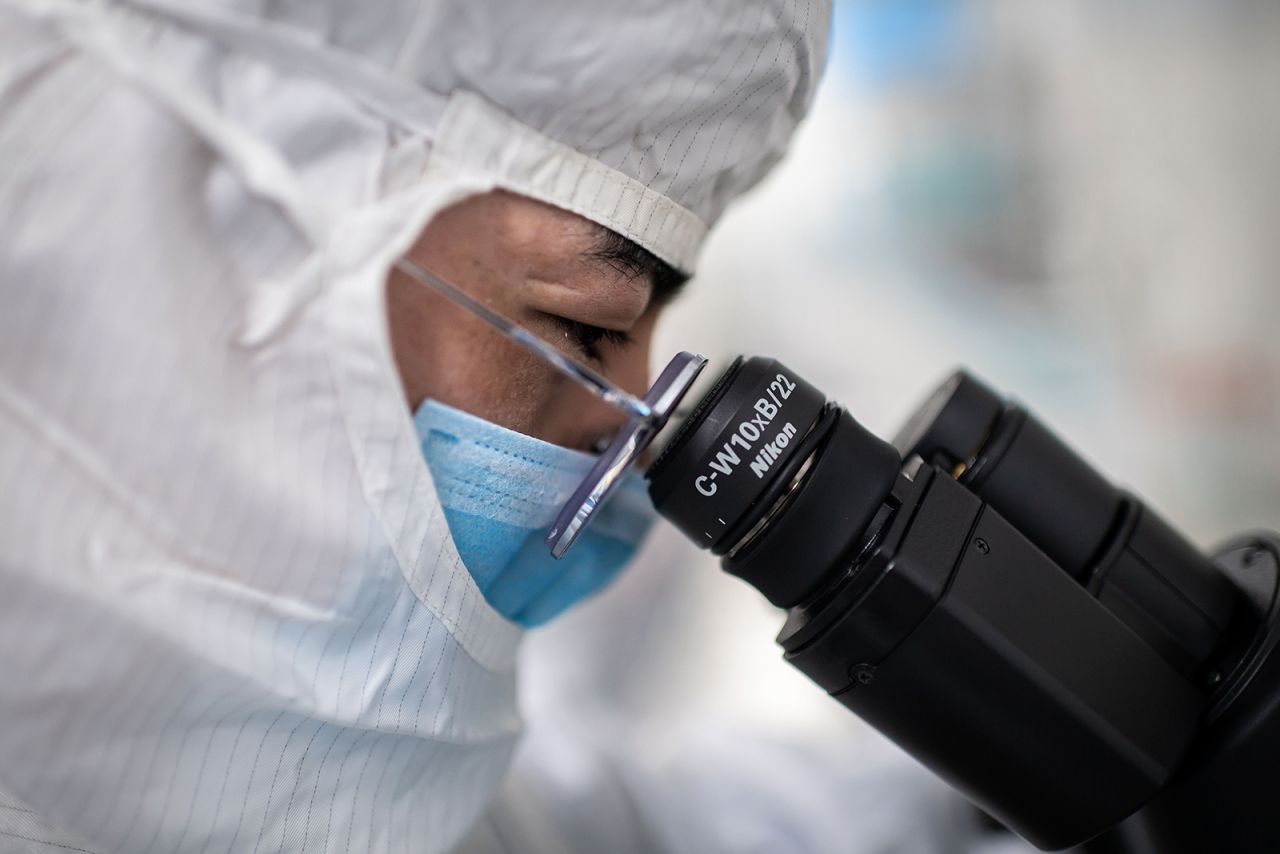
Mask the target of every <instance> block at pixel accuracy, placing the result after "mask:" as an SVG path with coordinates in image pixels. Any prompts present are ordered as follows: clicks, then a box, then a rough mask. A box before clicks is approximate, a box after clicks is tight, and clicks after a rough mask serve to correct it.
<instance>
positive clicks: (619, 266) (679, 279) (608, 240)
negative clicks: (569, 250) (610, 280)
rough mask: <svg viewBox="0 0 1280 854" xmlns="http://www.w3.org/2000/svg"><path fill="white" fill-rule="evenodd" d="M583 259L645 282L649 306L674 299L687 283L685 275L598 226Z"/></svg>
mask: <svg viewBox="0 0 1280 854" xmlns="http://www.w3.org/2000/svg"><path fill="white" fill-rule="evenodd" d="M583 257H585V258H587V259H588V260H590V261H595V262H599V263H604V264H607V265H608V266H609V267H611V268H612V269H613V270H614V271H615V272H617V273H620V274H621V275H623V276H625V277H627V278H628V279H641V278H646V279H648V280H649V283H650V284H651V285H652V287H653V294H652V296H651V297H650V303H651V304H653V305H662V304H664V303H666V302H668V301H670V300H672V299H674V298H675V297H676V296H677V295H678V294H679V293H680V291H681V290H682V289H683V288H684V286H685V284H686V283H687V282H688V281H689V276H688V275H687V274H685V273H682V272H680V271H679V270H677V269H676V268H675V267H673V266H671V265H670V264H668V263H667V262H666V261H663V260H662V259H661V258H659V257H658V256H657V255H654V254H653V253H652V252H650V251H649V250H648V249H645V248H644V247H643V246H641V245H640V244H639V243H636V242H635V241H634V240H631V239H629V238H626V237H623V236H622V235H621V234H619V233H618V232H616V231H613V230H611V229H608V228H605V227H604V226H600V227H599V232H598V236H597V238H596V244H595V246H593V247H592V248H591V249H589V250H587V251H586V252H584V253H583Z"/></svg>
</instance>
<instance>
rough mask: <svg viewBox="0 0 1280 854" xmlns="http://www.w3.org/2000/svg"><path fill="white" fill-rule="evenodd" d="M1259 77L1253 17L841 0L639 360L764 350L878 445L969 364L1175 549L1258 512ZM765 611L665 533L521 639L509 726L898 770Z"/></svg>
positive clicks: (1269, 225)
mask: <svg viewBox="0 0 1280 854" xmlns="http://www.w3.org/2000/svg"><path fill="white" fill-rule="evenodd" d="M1278 82H1280V4H1275V3H1247V2H1226V1H1225V0H1219V2H1215V3H1192V2H1184V1H1183V0H1161V1H1160V2H1155V0H1077V2H1073V3H1062V2H1054V0H985V2H970V3H954V2H945V0H892V2H890V0H861V2H853V0H839V2H838V3H837V10H836V21H835V35H834V39H833V42H832V51H831V61H830V66H829V69H828V73H827V78H826V80H825V82H824V85H823V87H822V88H821V89H820V95H819V97H818V100H817V103H816V105H815V107H814V110H813V113H812V116H811V118H810V119H809V121H808V122H807V124H806V125H805V126H804V127H803V128H802V130H801V132H800V134H799V136H798V137H797V139H796V140H795V142H794V145H793V147H792V150H791V152H790V155H789V157H788V159H787V160H786V161H784V163H783V164H782V166H781V167H780V168H779V169H778V170H777V171H776V172H775V173H774V174H773V175H772V176H771V177H770V178H769V179H768V180H767V181H766V182H765V183H764V184H763V185H761V186H760V187H759V188H757V190H756V191H755V192H754V193H752V194H751V195H750V196H748V197H747V198H746V199H745V200H743V201H742V202H741V203H740V204H738V206H737V207H736V208H734V209H732V210H731V211H730V213H729V215H728V216H727V217H726V219H725V221H724V222H723V223H722V225H721V227H720V229H719V231H718V232H717V233H715V234H714V235H713V238H712V241H711V243H710V245H709V246H708V249H707V251H706V253H705V255H704V257H703V260H702V266H701V269H700V272H699V276H698V278H697V279H696V280H695V281H694V283H693V284H692V285H691V287H690V291H689V293H688V295H687V296H686V297H685V298H683V299H682V301H681V302H680V303H679V304H677V305H676V306H675V307H674V308H673V309H672V312H671V316H670V317H669V319H668V320H667V321H666V322H665V326H664V327H663V328H662V329H661V331H660V335H659V342H658V344H659V346H658V347H657V349H656V352H657V353H658V354H659V355H660V357H661V355H662V354H666V353H669V352H670V351H673V350H675V349H693V350H700V351H702V352H704V353H707V354H709V355H711V356H712V357H713V359H714V362H713V367H712V370H714V371H716V372H717V373H718V369H721V368H723V367H724V366H725V365H726V364H727V362H728V360H729V359H730V358H731V357H732V356H733V355H735V354H737V353H739V352H744V353H762V354H768V355H773V356H776V357H778V358H780V359H782V360H783V361H784V362H786V363H787V364H788V365H790V366H791V367H792V368H793V369H795V370H796V371H797V372H799V373H800V374H802V375H803V376H805V377H807V378H808V379H809V380H810V381H812V382H814V383H815V384H816V385H818V387H820V388H822V389H824V390H825V391H826V392H827V393H828V394H829V395H830V396H833V397H835V398H836V399H838V400H840V401H841V402H842V403H844V404H845V405H846V406H847V407H848V408H849V409H850V410H851V411H852V412H853V413H854V415H855V416H856V417H857V418H859V419H860V420H861V421H863V422H864V423H865V424H867V425H868V426H869V427H871V428H872V429H873V430H875V431H877V432H879V433H881V434H882V435H885V436H892V434H893V433H894V432H895V430H896V428H897V426H898V425H899V424H900V423H901V421H902V420H903V419H904V418H905V417H906V415H907V414H908V413H909V412H910V411H911V409H912V408H913V407H914V405H915V404H916V403H917V402H919V400H920V399H921V398H922V396H924V395H925V394H926V393H927V392H928V391H929V390H930V389H931V388H932V386H933V385H934V384H936V383H937V382H938V381H939V380H941V378H942V377H943V376H944V375H945V374H946V373H947V372H948V371H949V370H950V369H951V368H953V367H955V366H957V365H966V366H969V367H971V368H972V369H974V370H975V371H976V372H978V373H979V374H980V375H981V376H984V377H985V378H986V379H988V380H989V381H990V382H992V383H993V384H995V385H996V386H997V387H999V388H1003V389H1005V390H1006V391H1008V392H1010V393H1012V394H1014V395H1015V396H1017V397H1019V398H1020V399H1022V400H1023V401H1024V402H1026V403H1028V404H1030V405H1031V406H1032V407H1033V408H1034V409H1036V410H1038V411H1039V413H1040V414H1041V415H1042V416H1043V417H1044V418H1045V420H1046V421H1047V422H1048V423H1049V424H1051V425H1053V426H1054V427H1055V428H1056V429H1057V430H1058V431H1059V433H1060V434H1061V435H1063V436H1064V437H1066V438H1067V439H1068V441H1069V442H1070V443H1071V444H1073V445H1074V446H1075V447H1076V448H1077V449H1079V450H1080V451H1081V452H1082V453H1083V454H1084V455H1085V456H1086V457H1087V458H1089V459H1091V460H1093V461H1094V462H1095V463H1096V464H1097V465H1098V466H1099V467H1100V468H1101V469H1102V471H1104V472H1106V473H1107V474H1109V475H1110V476H1111V477H1112V478H1113V479H1114V480H1116V481H1117V482H1120V483H1121V484H1123V485H1125V486H1127V487H1128V488H1130V489H1132V490H1134V491H1136V492H1138V493H1140V494H1143V495H1145V496H1146V497H1147V498H1148V499H1149V501H1150V503H1152V504H1153V505H1154V506H1156V507H1157V508H1159V509H1161V510H1162V511H1163V512H1164V513H1165V515H1166V516H1167V517H1168V518H1169V519H1170V520H1171V521H1173V522H1174V523H1175V524H1176V525H1178V526H1180V527H1182V528H1183V529H1184V530H1185V531H1186V532H1188V534H1189V535H1190V536H1191V537H1192V538H1193V539H1195V540H1196V541H1198V542H1199V543H1201V544H1203V545H1205V546H1210V545H1212V544H1213V543H1214V542H1216V541H1219V540H1221V539H1223V538H1224V537H1226V536H1228V535H1230V534H1232V533H1234V532H1238V531H1241V530H1244V529H1248V528H1251V527H1257V526H1267V527H1272V528H1280V453H1277V451H1276V447H1275V446H1276V443H1277V441H1278V440H1280V334H1278V333H1280V329H1278V328H1277V323H1278V321H1280V286H1278V284H1277V274H1276V272H1275V271H1276V268H1277V263H1278V262H1280V229H1278V228H1277V223H1278V221H1280V92H1278V91H1277V89H1278ZM780 624H781V615H780V614H778V613H777V612H775V611H773V610H772V609H770V608H769V607H768V606H767V604H765V603H764V602H763V600H761V599H759V597H757V596H756V594H755V593H754V592H753V591H751V590H750V589H748V588H747V587H746V586H745V585H743V584H741V583H740V582H738V581H736V580H735V579H732V578H729V577H727V576H723V575H722V574H721V573H720V572H719V570H718V568H717V566H716V564H715V561H714V560H712V559H711V558H710V557H709V556H707V555H704V554H700V553H697V552H695V551H694V550H693V549H692V548H691V547H689V546H688V545H687V544H686V543H684V542H683V541H681V540H680V539H679V537H678V536H677V535H675V534H674V533H673V532H670V531H662V532H660V533H658V534H657V535H656V536H655V537H654V538H653V542H651V543H650V545H649V548H648V549H647V551H646V553H645V555H644V557H643V558H642V560H641V563H640V565H639V566H637V567H636V568H635V569H633V570H632V571H631V572H630V573H629V574H628V575H627V577H626V578H625V579H624V580H623V581H622V582H621V583H619V584H618V585H616V587H615V588H614V589H612V590H610V591H609V592H608V593H606V594H605V595H604V596H603V597H601V598H600V599H599V600H598V601H596V602H593V603H591V604H589V605H588V606H586V607H584V608H582V609H581V610H580V611H579V612H577V613H575V614H573V615H571V616H570V617H569V618H568V619H566V620H565V621H564V623H563V624H562V625H557V626H555V627H553V628H552V629H550V630H548V631H547V632H545V633H541V634H536V635H535V636H534V637H533V638H531V643H530V644H529V646H528V648H527V649H526V655H527V656H528V658H529V664H530V667H531V675H530V677H529V678H528V679H527V681H526V683H525V692H526V695H527V700H528V703H529V706H528V707H529V708H530V709H531V710H532V711H531V713H530V714H531V718H532V719H533V720H534V722H535V724H536V719H537V718H538V715H539V710H540V709H541V710H544V711H547V712H548V713H551V714H567V713H569V712H568V711H566V710H572V714H576V715H579V716H587V717H591V716H593V715H595V714H596V713H599V715H600V716H601V718H602V719H605V718H611V717H617V716H630V717H632V718H634V719H636V720H638V721H642V722H645V723H646V724H653V722H655V721H657V722H663V721H667V720H675V719H677V718H680V719H687V718H689V717H690V716H691V715H692V716H694V717H698V718H700V719H705V720H706V721H709V722H711V723H709V724H708V725H709V726H717V725H719V724H717V723H715V722H719V721H726V722H729V723H728V724H726V725H732V726H734V727H744V728H747V729H750V730H752V731H758V732H761V733H765V734H766V735H767V736H768V737H777V738H782V739H793V740H795V739H800V740H814V741H818V742H825V743H836V742H839V743H842V744H855V745H857V746H858V749H859V750H860V751H862V754H861V755H863V756H864V757H865V761H866V762H867V763H868V765H869V766H873V765H874V764H875V763H887V764H889V765H893V764H895V763H906V764H908V765H909V764H910V763H909V761H908V760H906V759H905V758H903V757H901V756H900V755H899V754H898V753H897V752H896V750H895V749H894V748H892V747H890V746H888V745H887V744H885V743H884V742H882V741H881V740H880V739H879V737H878V736H877V735H875V734H874V733H872V732H870V731H869V730H867V729H866V728H865V727H863V726H862V725H861V724H859V723H858V722H857V721H856V719H854V718H853V717H852V716H850V715H849V714H847V713H846V712H844V711H843V710H842V709H841V708H839V707H838V706H836V705H835V703H834V702H832V701H831V700H830V699H829V698H827V697H825V696H824V695H823V694H822V693H821V692H820V691H819V690H818V689H816V688H814V687H813V686H811V685H809V684H808V683H807V682H806V681H805V680H804V679H803V678H801V677H799V676H798V675H796V674H794V673H792V672H791V671H790V669H789V668H788V667H787V666H786V665H784V664H783V663H782V662H781V661H780V660H779V653H778V651H777V650H776V648H775V647H774V646H773V640H772V639H773V636H774V634H775V633H776V631H777V629H778V628H779V626H780ZM606 627H607V631H605V630H604V629H605V628H606ZM602 638H603V639H604V640H603V641H602V640H601V639H602ZM620 661H621V662H625V665H624V666H619V662H620ZM650 731H664V730H663V728H662V727H661V726H658V727H656V730H650ZM920 774H921V785H922V786H927V785H930V782H929V780H928V778H927V775H925V774H924V772H922V771H921V772H920ZM815 785H820V780H818V779H817V778H816V777H815Z"/></svg>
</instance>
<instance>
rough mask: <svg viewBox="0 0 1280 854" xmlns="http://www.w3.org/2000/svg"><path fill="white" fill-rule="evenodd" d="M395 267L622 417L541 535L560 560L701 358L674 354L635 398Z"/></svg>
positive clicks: (409, 265) (403, 266) (438, 283)
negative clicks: (609, 438)
mask: <svg viewBox="0 0 1280 854" xmlns="http://www.w3.org/2000/svg"><path fill="white" fill-rule="evenodd" d="M395 266H396V269H398V270H400V271H401V272H402V273H404V274H405V275H407V276H409V277H410V278H411V279H413V280H414V281H416V282H418V283H420V284H422V285H425V286H426V287H428V288H430V289H431V290H433V291H435V292H436V293H438V294H439V295H440V296H442V297H444V298H446V299H448V300H449V301H450V302H452V303H454V304H455V305H457V306H459V307H460V308H462V309H464V310H466V311H468V312H470V313H471V314H473V315H475V316H476V317H479V318H480V319H481V320H483V321H485V322H486V323H488V324H489V325H490V326H492V327H494V328H495V329H497V330H498V331H499V332H501V333H502V334H503V335H505V336H506V337H507V338H510V339H511V340H512V341H515V342H516V343H518V344H520V345H521V346H523V347H525V348H527V349H528V350H530V351H532V352H533V353H534V354H535V355H537V356H538V357H539V358H541V359H542V360H543V361H545V362H547V363H548V364H550V365H551V366H552V367H553V368H555V369H556V370H557V371H559V372H560V373H561V374H563V375H564V376H566V377H568V378H569V379H571V380H573V381H574V382H575V383H577V384H578V385H580V386H582V387H583V388H585V389H587V390H588V391H589V392H591V393H592V394H593V395H594V396H596V397H597V398H599V399H600V400H602V401H604V402H605V403H606V404H608V405H609V406H612V407H613V408H614V409H617V410H618V411H620V412H622V413H623V414H624V415H626V416H627V421H626V423H625V424H623V426H622V428H621V429H620V430H619V431H618V433H617V435H615V436H614V437H613V439H612V440H610V442H609V443H608V445H607V446H606V447H605V449H604V451H603V453H601V455H600V457H599V459H597V460H596V463H595V465H594V466H592V468H591V471H590V472H588V474H587V477H586V479H585V480H583V482H582V483H581V485H579V486H578V488H577V489H576V490H574V492H573V495H572V496H570V498H569V500H568V501H567V502H566V503H565V505H564V507H562V508H561V510H560V513H559V515H558V516H556V520H555V523H554V524H553V525H552V526H551V529H550V530H549V531H548V532H547V536H546V539H545V542H546V544H547V547H548V548H550V549H551V554H552V555H554V556H555V557H562V556H563V555H564V554H565V552H567V551H568V550H569V547H570V546H572V545H573V543H574V540H576V539H577V538H578V535H579V534H581V533H582V531H583V530H584V528H585V527H586V525H587V524H588V523H589V522H590V521H591V517H592V515H593V514H594V513H595V512H596V510H598V509H599V508H600V506H601V505H602V504H603V503H604V502H605V501H607V500H608V498H609V496H610V494H611V493H612V492H613V490H614V489H615V488H616V487H617V486H618V484H619V483H620V482H621V480H622V476H623V475H624V474H626V472H627V470H628V469H629V468H630V467H631V466H632V465H633V464H634V463H635V462H636V461H637V460H638V459H639V458H640V456H641V454H643V453H644V452H645V450H646V449H647V448H648V447H649V445H650V443H652V442H653V440H654V437H656V436H657V435H658V433H659V432H661V431H662V428H663V427H665V426H666V424H667V421H668V420H670V418H671V415H672V414H673V413H674V412H675V411H676V407H677V406H678V405H679V404H680V401H681V400H683V399H684V396H685V394H687V393H688V391H689V388H690V387H691V386H692V385H693V382H694V380H696V379H697V377H698V374H700V373H701V372H702V369H703V368H704V367H705V366H706V364H707V360H706V358H705V357H704V356H701V355H698V354H696V353H687V352H680V353H677V354H676V355H675V357H674V358H672V360H671V361H670V362H669V363H667V366H666V367H665V368H663V369H662V371H661V372H660V373H659V374H658V378H657V380H656V381H655V382H654V384H653V386H652V387H651V388H650V389H649V391H648V392H647V393H646V394H645V395H644V396H643V397H636V396H635V395H633V394H631V393H629V392H627V391H626V390H624V389H622V388H619V387H618V386H617V385H616V384H614V383H613V382H611V381H610V380H609V378H608V377H605V376H604V375H603V374H601V373H599V372H598V371H595V370H592V369H591V368H590V367H588V366H587V365H584V364H582V363H581V362H579V361H578V360H576V359H574V358H572V357H570V356H568V355H566V354H565V353H564V352H562V351H561V350H559V349H557V348H556V347H555V346H554V345H552V344H550V343H548V342H547V341H544V340H543V339H542V338H540V337H538V336H537V335H535V334H534V333H532V332H530V331H529V330H528V329H525V328H524V327H523V326H521V325H520V324H518V323H516V322H514V321H512V320H510V319H508V318H506V317H503V316H502V315H501V314H499V313H497V312H496V311H494V310H493V309H491V308H489V307H488V306H487V305H485V304H484V303H482V302H480V301H479V300H477V299H475V298H474V297H472V296H471V295H470V294H468V293H467V292H466V291H464V290H462V289H461V288H459V287H458V286H457V285H455V284H453V283H452V282H449V281H448V280H446V279H444V278H441V277H440V276H439V275H437V274H436V273H435V272H433V271H432V270H430V269H428V268H427V267H424V266H422V265H421V264H418V263H417V262H415V261H412V260H410V259H408V258H401V259H400V260H399V261H397V262H396V264H395Z"/></svg>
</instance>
